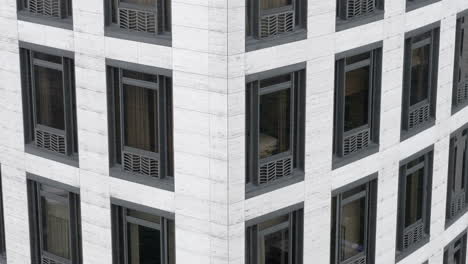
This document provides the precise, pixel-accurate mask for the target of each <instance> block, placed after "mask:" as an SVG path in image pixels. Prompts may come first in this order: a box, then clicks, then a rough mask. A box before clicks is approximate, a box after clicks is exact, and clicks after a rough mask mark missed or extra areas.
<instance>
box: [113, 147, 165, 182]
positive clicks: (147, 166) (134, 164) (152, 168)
mask: <svg viewBox="0 0 468 264" xmlns="http://www.w3.org/2000/svg"><path fill="white" fill-rule="evenodd" d="M122 156H123V157H122V167H123V170H124V171H128V172H132V173H137V174H141V175H145V176H150V177H156V178H159V160H158V159H156V158H151V157H147V156H144V155H139V154H135V153H132V152H128V151H123V152H122Z"/></svg>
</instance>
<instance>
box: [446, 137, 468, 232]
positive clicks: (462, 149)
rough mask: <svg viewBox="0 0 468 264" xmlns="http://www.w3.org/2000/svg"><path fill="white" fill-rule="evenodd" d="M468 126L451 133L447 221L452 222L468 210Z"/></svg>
mask: <svg viewBox="0 0 468 264" xmlns="http://www.w3.org/2000/svg"><path fill="white" fill-rule="evenodd" d="M467 135H468V128H462V129H460V130H458V131H456V132H454V133H453V134H452V135H451V138H450V149H449V169H448V180H447V205H446V223H448V224H450V223H451V222H453V221H454V220H456V219H457V218H458V217H459V216H460V215H461V214H463V213H464V212H465V210H466V201H467V198H468V197H467V195H468V192H467V190H466V182H467V180H468V179H467V177H468V173H467V170H468V166H467V165H468V160H467V159H468V155H466V154H467V153H466V152H467V146H468V145H467V144H468V141H467Z"/></svg>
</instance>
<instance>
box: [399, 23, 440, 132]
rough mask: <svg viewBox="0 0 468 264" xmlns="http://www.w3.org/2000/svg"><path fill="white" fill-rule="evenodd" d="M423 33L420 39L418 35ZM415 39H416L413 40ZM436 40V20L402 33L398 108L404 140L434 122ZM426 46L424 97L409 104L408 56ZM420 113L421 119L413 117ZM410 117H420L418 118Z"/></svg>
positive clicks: (409, 63) (436, 67)
mask: <svg viewBox="0 0 468 264" xmlns="http://www.w3.org/2000/svg"><path fill="white" fill-rule="evenodd" d="M424 35H427V37H425V38H424V39H421V40H418V38H420V37H422V36H424ZM415 40H417V41H416V42H414V41H415ZM439 40H440V22H436V23H433V24H430V25H427V26H425V27H422V28H419V29H416V30H413V31H411V32H408V33H406V35H405V51H404V52H405V53H404V60H403V69H404V74H403V96H402V111H401V133H400V140H401V141H404V140H406V139H408V138H410V137H412V136H414V135H416V134H418V133H419V132H421V131H423V130H426V129H427V128H429V127H431V126H433V125H434V124H435V116H436V100H437V85H438V71H439V69H438V66H439ZM427 45H429V58H428V60H429V70H428V76H427V77H428V85H429V87H428V88H427V98H426V99H425V100H423V101H421V102H418V103H416V104H414V105H411V102H410V94H411V70H412V64H411V57H412V54H413V50H416V49H419V48H422V47H424V46H427ZM418 111H419V112H421V113H424V115H423V117H422V118H419V117H418V118H416V117H417V116H418V113H419V112H418ZM411 116H413V120H415V119H418V120H419V119H422V121H414V122H412V121H411V120H412V119H411Z"/></svg>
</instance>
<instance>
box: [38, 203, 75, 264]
mask: <svg viewBox="0 0 468 264" xmlns="http://www.w3.org/2000/svg"><path fill="white" fill-rule="evenodd" d="M41 201H42V204H41V206H42V239H43V244H44V245H43V247H44V250H45V251H47V252H50V253H52V254H54V255H56V256H59V257H62V258H66V259H69V258H70V245H69V243H70V230H69V228H70V226H69V225H70V214H69V210H68V205H67V204H63V203H60V202H58V201H55V200H52V199H49V198H46V197H42V199H41Z"/></svg>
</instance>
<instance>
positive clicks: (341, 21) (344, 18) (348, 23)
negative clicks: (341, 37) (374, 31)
mask: <svg viewBox="0 0 468 264" xmlns="http://www.w3.org/2000/svg"><path fill="white" fill-rule="evenodd" d="M366 1H367V2H366ZM369 1H374V11H372V12H369V13H367V12H366V13H363V14H362V15H357V16H354V17H349V14H348V10H347V6H348V5H349V4H350V3H349V0H336V31H342V30H346V29H349V28H353V27H356V26H361V25H365V24H368V23H372V22H375V21H378V20H381V19H383V18H384V7H385V0H361V5H367V4H368V2H369ZM361 8H362V7H361Z"/></svg>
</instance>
